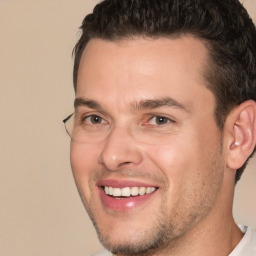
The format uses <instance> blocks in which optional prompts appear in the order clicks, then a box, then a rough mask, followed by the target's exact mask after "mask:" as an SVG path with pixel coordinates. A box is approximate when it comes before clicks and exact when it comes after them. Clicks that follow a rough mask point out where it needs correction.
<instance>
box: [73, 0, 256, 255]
mask: <svg viewBox="0 0 256 256" xmlns="http://www.w3.org/2000/svg"><path fill="white" fill-rule="evenodd" d="M81 29H82V35H81V38H80V39H79V41H78V43H77V45H76V47H75V49H74V54H75V64H74V87H75V91H76V97H77V100H76V102H75V106H76V108H77V109H78V110H77V112H78V114H77V116H79V115H81V116H82V119H83V121H86V122H87V124H86V126H87V127H89V128H88V129H90V134H91V135H93V134H96V135H93V136H94V138H95V140H97V142H95V143H94V142H93V139H92V138H93V136H89V137H88V138H86V139H85V143H80V142H76V141H73V142H72V144H71V163H72V169H73V173H74V177H75V180H76V183H77V187H78V189H79V193H80V195H81V198H82V200H83V202H84V204H85V207H86V209H87V211H88V214H89V215H90V217H91V219H92V221H93V222H94V223H95V226H96V228H97V231H98V234H99V237H100V239H101V241H102V242H103V244H104V245H105V246H107V247H108V248H109V249H111V251H113V252H116V253H119V254H127V255H136V254H138V255H143V253H146V255H149V252H152V254H153V253H154V252H155V251H157V250H160V248H161V250H164V249H165V248H166V247H167V244H168V246H169V247H170V246H172V247H173V248H174V247H175V241H177V240H179V239H181V238H182V237H185V236H186V234H187V233H188V232H190V231H191V230H193V228H194V227H195V226H196V225H200V223H203V220H207V219H211V218H212V217H211V216H213V215H214V216H217V215H218V213H217V212H216V210H215V209H217V208H221V207H222V208H223V209H222V210H223V212H225V211H227V212H230V208H231V205H232V202H231V201H232V200H231V199H232V193H233V186H232V185H230V188H229V187H227V186H225V185H227V184H228V183H227V180H229V181H232V182H233V183H235V182H236V181H238V180H239V178H240V176H241V174H242V172H243V170H244V168H245V166H246V162H247V159H248V158H249V156H250V155H252V154H253V152H254V151H255V137H254V136H255V127H253V125H256V124H255V123H256V121H255V102H254V101H256V93H255V91H256V48H255V43H254V42H255V41H256V30H255V27H254V25H253V23H252V21H251V19H250V18H249V16H248V14H247V12H246V11H245V9H244V8H243V7H242V5H241V4H240V3H239V2H238V1H236V0H227V1H221V0H215V1H203V0H197V1H185V0H179V1H178V0H173V1H168V0H167V1H159V0H153V1H151V0H145V1H141V0H131V1H122V0H106V1H103V2H102V3H100V4H98V5H97V6H96V7H95V9H94V11H93V13H92V14H89V15H87V16H86V17H85V19H84V21H83V24H82V26H81ZM81 106H82V108H81ZM81 109H82V110H81ZM84 113H86V114H84ZM235 123H236V125H233V126H232V128H231V124H235ZM249 123H251V124H253V125H252V126H251V132H249V133H248V134H253V138H252V139H251V140H250V139H248V138H249V137H250V135H248V134H246V132H244V131H245V130H246V128H243V129H240V127H245V126H246V125H243V124H249ZM240 124H241V125H240ZM159 127H160V128H159ZM86 129H87V128H86ZM91 129H94V130H91ZM203 131H207V132H203ZM104 134H107V135H104ZM231 135H232V136H231ZM235 135H236V136H235ZM231 137H232V138H231ZM234 137H236V138H237V140H238V141H236V140H234ZM100 138H102V139H100ZM247 141H248V143H247ZM245 142H246V143H247V144H246V145H247V151H246V154H243V155H244V156H245V157H244V158H243V160H241V161H240V162H239V163H237V164H236V163H235V164H234V162H235V161H234V159H235V158H236V157H235V154H238V153H236V152H238V150H237V151H235V150H236V148H239V149H240V147H239V145H241V144H243V145H244V144H245ZM237 144H238V145H237ZM228 145H229V146H228ZM227 148H228V149H227ZM231 150H232V153H229V151H231ZM233 151H234V152H233ZM231 156H232V157H231ZM230 159H232V160H230ZM239 159H240V158H239ZM227 163H229V164H227ZM235 172H236V174H234V173H235ZM232 177H234V178H232ZM112 187H115V188H116V189H115V192H113V191H112V192H109V190H113V189H112ZM126 187H129V188H130V190H129V189H128V192H127V189H126V190H125V189H124V188H126ZM138 187H139V190H140V189H141V191H140V192H139V193H141V194H142V197H141V198H139V196H138V198H136V199H135V197H132V196H131V200H130V201H129V197H127V198H126V199H115V200H119V202H118V203H117V204H116V203H115V202H117V201H115V200H113V199H112V197H109V196H106V195H105V193H104V191H103V189H104V190H105V192H106V193H111V194H112V193H117V194H115V196H118V193H120V191H121V193H128V195H130V194H132V193H135V194H136V193H138V192H137V191H136V189H137V188H138ZM120 188H123V189H124V192H122V190H121V189H120ZM131 188H132V189H133V190H134V191H132V189H131ZM150 189H152V191H151V190H150ZM143 190H148V191H149V194H146V195H144V193H145V191H143ZM150 191H151V192H150ZM221 194H225V195H227V194H228V195H230V196H229V199H227V200H226V199H224V198H223V196H221ZM119 197H120V198H121V196H119ZM121 200H122V201H121ZM227 202H228V204H227ZM216 205H217V206H218V207H216ZM226 205H228V206H226Z"/></svg>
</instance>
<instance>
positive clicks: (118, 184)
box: [96, 179, 158, 188]
mask: <svg viewBox="0 0 256 256" xmlns="http://www.w3.org/2000/svg"><path fill="white" fill-rule="evenodd" d="M96 185H97V186H98V187H104V186H107V187H114V188H125V187H158V186H156V185H155V184H154V185H153V184H149V183H145V182H140V181H133V180H115V179H102V180H99V181H98V182H97V184H96Z"/></svg>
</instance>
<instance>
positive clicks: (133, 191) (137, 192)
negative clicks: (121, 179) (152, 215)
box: [131, 187, 139, 196]
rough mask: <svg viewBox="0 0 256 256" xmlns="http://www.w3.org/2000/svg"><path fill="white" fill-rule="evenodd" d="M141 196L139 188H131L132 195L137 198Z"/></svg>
mask: <svg viewBox="0 0 256 256" xmlns="http://www.w3.org/2000/svg"><path fill="white" fill-rule="evenodd" d="M138 194H139V188H138V187H132V188H131V195H132V196H137V195H138Z"/></svg>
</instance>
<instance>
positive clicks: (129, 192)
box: [104, 186, 156, 197]
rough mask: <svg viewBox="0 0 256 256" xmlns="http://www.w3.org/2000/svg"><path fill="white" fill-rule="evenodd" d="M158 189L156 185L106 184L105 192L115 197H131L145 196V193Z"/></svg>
mask: <svg viewBox="0 0 256 256" xmlns="http://www.w3.org/2000/svg"><path fill="white" fill-rule="evenodd" d="M155 190H156V188H155V187H131V188H130V187H125V188H113V187H107V186H104V192H105V194H106V195H110V196H115V197H121V196H123V197H129V196H138V195H140V196H143V195H145V194H149V193H152V192H154V191H155Z"/></svg>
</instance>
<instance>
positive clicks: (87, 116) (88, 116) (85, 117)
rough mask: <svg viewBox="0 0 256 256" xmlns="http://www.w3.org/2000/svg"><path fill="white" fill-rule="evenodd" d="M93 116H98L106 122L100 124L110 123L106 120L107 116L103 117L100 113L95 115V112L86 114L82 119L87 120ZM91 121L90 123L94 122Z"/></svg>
mask: <svg viewBox="0 0 256 256" xmlns="http://www.w3.org/2000/svg"><path fill="white" fill-rule="evenodd" d="M93 116H97V117H99V118H101V119H102V121H104V122H101V123H98V124H108V121H106V119H105V118H103V117H102V116H100V115H95V114H91V115H86V116H84V117H83V118H82V120H83V121H85V120H86V119H87V118H90V117H93ZM89 123H90V124H93V123H92V122H91V121H90V122H89ZM93 125H95V124H93Z"/></svg>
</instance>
